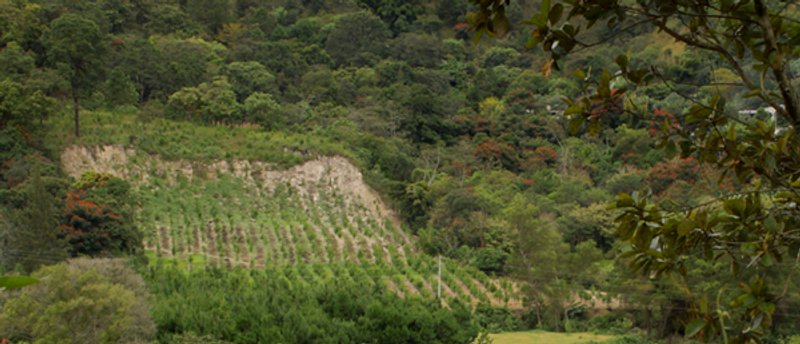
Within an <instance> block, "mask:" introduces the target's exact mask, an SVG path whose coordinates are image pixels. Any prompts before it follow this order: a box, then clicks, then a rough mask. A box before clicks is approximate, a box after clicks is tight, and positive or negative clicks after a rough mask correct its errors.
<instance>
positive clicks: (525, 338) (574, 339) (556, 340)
mask: <svg viewBox="0 0 800 344" xmlns="http://www.w3.org/2000/svg"><path fill="white" fill-rule="evenodd" d="M490 337H491V338H492V340H494V344H526V343H531V344H534V343H535V344H586V343H602V342H605V341H608V340H610V339H613V338H614V336H612V335H605V334H594V333H588V332H577V333H559V332H546V331H525V332H506V333H497V334H492V335H490Z"/></svg>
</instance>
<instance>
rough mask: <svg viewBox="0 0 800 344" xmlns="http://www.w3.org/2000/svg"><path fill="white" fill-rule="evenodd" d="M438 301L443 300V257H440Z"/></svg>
mask: <svg viewBox="0 0 800 344" xmlns="http://www.w3.org/2000/svg"><path fill="white" fill-rule="evenodd" d="M436 299H437V300H441V299H442V255H441V254H440V255H439V287H438V288H437V289H436Z"/></svg>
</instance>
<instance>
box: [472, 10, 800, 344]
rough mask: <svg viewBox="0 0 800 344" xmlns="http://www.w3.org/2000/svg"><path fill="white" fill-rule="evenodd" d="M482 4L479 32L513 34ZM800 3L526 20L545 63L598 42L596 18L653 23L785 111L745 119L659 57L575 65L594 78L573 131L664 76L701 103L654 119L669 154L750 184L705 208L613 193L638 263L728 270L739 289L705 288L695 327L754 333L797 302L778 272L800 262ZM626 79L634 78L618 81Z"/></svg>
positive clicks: (724, 336) (705, 333)
mask: <svg viewBox="0 0 800 344" xmlns="http://www.w3.org/2000/svg"><path fill="white" fill-rule="evenodd" d="M476 3H478V4H479V7H480V11H479V12H476V13H474V14H472V16H471V18H470V19H471V23H472V24H473V27H474V28H475V29H476V30H478V31H480V32H492V33H494V34H500V35H502V34H505V33H506V32H507V31H508V29H509V20H508V18H507V17H506V15H505V7H504V2H503V1H494V2H484V1H480V2H477V1H476ZM798 11H800V8H798V7H797V5H796V4H794V3H789V2H787V3H781V2H767V1H763V0H754V1H743V2H739V1H712V2H708V1H693V0H692V1H679V2H675V1H667V0H646V1H637V2H628V1H616V0H613V1H605V0H597V1H595V0H590V1H581V2H567V1H565V2H555V3H551V2H550V1H545V2H542V6H541V7H540V9H539V11H538V12H536V13H535V14H534V16H533V17H532V18H531V19H530V21H529V23H530V24H531V25H532V26H533V32H532V35H531V41H530V45H537V44H541V46H542V48H543V49H544V50H545V52H547V53H549V55H550V60H549V61H547V63H546V64H545V65H544V68H543V69H544V71H545V72H549V71H550V70H552V69H558V67H559V65H560V62H562V60H563V59H564V58H565V57H566V56H568V55H569V54H571V53H574V52H575V51H577V50H579V49H582V48H583V47H587V46H591V45H593V44H595V43H597V42H596V41H591V40H587V39H586V37H585V35H586V32H587V31H586V29H587V28H588V27H590V26H592V25H594V24H597V23H599V22H603V23H604V24H606V27H609V28H612V29H614V30H616V33H617V34H620V33H622V32H625V31H626V30H628V29H627V28H631V27H635V26H640V25H641V26H647V27H649V28H655V29H658V30H659V31H660V32H662V33H663V34H665V35H667V36H669V37H670V38H672V39H674V40H675V41H677V42H680V44H682V45H684V46H685V47H687V48H688V49H690V50H693V51H697V52H701V53H703V56H707V57H709V58H711V59H714V61H715V62H716V63H718V64H719V65H720V66H722V67H724V68H727V69H728V70H729V71H730V72H731V73H729V75H728V76H729V77H728V80H729V81H730V80H733V81H735V82H734V83H733V86H736V87H738V88H739V90H741V92H738V93H737V94H740V95H741V96H744V97H753V98H754V99H755V100H756V103H757V104H758V106H759V107H764V108H771V110H772V111H774V112H775V116H774V118H767V119H763V118H758V117H743V116H741V115H740V114H739V113H738V110H739V109H733V108H731V107H730V106H727V104H729V103H731V102H730V100H732V99H730V95H729V94H726V93H723V92H721V91H713V89H712V92H701V90H698V91H697V92H694V93H692V94H686V93H685V92H681V91H680V90H679V88H683V87H684V86H686V85H685V84H684V81H682V80H679V79H677V80H676V78H670V76H668V75H666V74H665V73H664V72H663V71H662V70H661V69H659V68H658V67H657V66H636V65H634V64H631V63H630V60H629V58H628V57H627V56H625V55H620V56H618V57H617V58H616V59H615V62H616V64H617V67H616V68H615V69H616V70H611V71H609V70H604V71H600V72H599V73H596V74H594V75H589V74H587V73H586V72H584V71H578V72H577V75H578V76H579V77H581V79H584V80H585V81H587V82H586V83H585V84H584V95H583V96H580V97H579V98H578V99H573V100H569V101H568V102H567V106H568V107H567V109H566V111H565V112H564V113H565V115H567V116H569V118H570V125H569V127H570V128H571V129H572V130H573V131H578V130H580V129H581V128H586V129H588V130H589V131H590V132H595V133H596V132H598V131H599V128H600V127H601V125H602V123H606V121H609V120H610V118H613V117H616V116H615V115H618V114H619V113H620V112H621V111H622V110H623V109H622V107H621V106H620V104H621V102H622V99H623V97H625V95H626V94H627V93H635V92H636V87H637V86H644V85H648V84H659V85H663V86H665V87H666V88H667V89H669V90H670V91H671V92H674V93H676V94H678V95H679V96H680V97H681V98H686V99H688V100H689V101H690V102H691V103H692V105H691V106H690V108H689V109H688V110H687V111H686V112H685V113H680V114H678V115H677V117H678V119H679V120H678V121H674V122H670V121H668V120H666V119H664V120H661V121H659V122H658V123H657V129H658V130H657V132H658V133H659V140H658V141H659V147H662V148H664V149H665V152H666V153H667V154H668V155H674V154H677V153H680V155H681V156H682V157H684V158H686V157H690V156H692V157H695V158H696V159H698V160H699V161H700V162H701V163H708V164H711V165H713V166H715V167H716V169H718V170H719V171H721V172H722V173H723V175H726V174H727V175H732V176H735V177H736V178H737V179H738V181H739V183H741V184H742V186H741V188H740V190H739V192H737V193H736V194H734V195H721V196H719V197H716V198H714V199H712V200H710V201H709V202H706V203H703V204H701V205H700V206H696V207H689V208H682V209H673V208H664V207H662V206H660V205H658V204H654V203H653V202H651V201H650V200H649V198H648V197H647V196H646V195H634V196H629V195H621V196H619V198H618V200H617V202H616V206H617V208H619V209H621V210H622V211H623V214H622V215H621V216H620V217H619V218H618V219H617V220H618V228H617V236H618V237H619V238H620V239H622V240H624V241H626V242H627V243H628V244H629V245H630V246H629V249H628V250H627V251H626V252H625V253H624V256H625V257H628V258H630V261H631V263H632V266H633V267H634V268H635V269H636V270H637V271H641V272H643V273H645V274H648V275H651V276H662V275H672V276H678V278H681V279H683V280H684V281H686V280H687V278H688V268H689V267H688V262H691V261H693V260H694V259H700V260H707V261H712V260H714V261H722V262H727V263H728V264H729V265H730V266H731V270H730V271H731V274H730V278H729V279H728V280H727V282H726V284H725V286H726V287H727V289H728V290H735V291H736V292H735V294H734V295H732V296H731V297H730V298H726V299H725V301H726V302H715V299H716V300H718V296H717V295H710V294H708V293H705V294H703V293H701V294H699V295H693V296H692V298H691V303H692V309H691V311H690V313H689V317H686V318H684V319H683V320H684V324H685V334H686V335H687V336H688V337H693V338H697V339H701V340H704V341H720V340H721V341H723V342H729V341H730V342H748V341H753V340H755V341H757V340H759V337H761V336H762V335H763V334H765V333H766V332H768V331H769V329H770V327H771V326H772V324H773V320H774V319H773V314H774V313H775V311H776V309H778V308H780V307H781V306H782V304H784V305H785V303H787V302H790V300H789V299H788V294H787V293H788V289H786V288H784V286H788V285H790V279H791V278H793V275H792V274H787V273H783V274H780V273H777V274H776V273H774V271H775V270H776V269H777V270H778V271H780V270H781V269H783V270H784V272H785V271H786V269H790V270H792V269H796V268H797V267H798V261H797V260H796V259H794V258H795V257H796V256H797V255H798V253H800V235H798V231H797V230H796V228H798V226H800V222H798V219H799V218H800V210H799V209H800V208H798V207H797V204H798V203H799V202H800V173H799V172H798V171H800V152H798V150H797V149H798V148H797V147H800V137H798V135H797V132H796V129H797V126H798V125H800V94H798V91H797V88H796V85H795V84H793V83H792V74H791V73H790V63H791V62H792V61H794V60H796V59H798V58H800V50H798V49H796V48H795V43H794V42H796V40H797V37H798V32H799V31H800V22H798V21H797V20H795V19H794V18H797V17H798V14H800V12H798ZM589 39H591V37H590V38H589ZM615 73H618V74H616V75H619V77H618V78H617V77H613V76H614V75H615ZM624 83H627V87H617V88H615V87H614V85H622V84H624ZM706 89H708V88H706ZM720 180H721V179H720ZM789 262H791V263H789ZM718 289H719V288H718ZM710 305H715V306H714V307H710Z"/></svg>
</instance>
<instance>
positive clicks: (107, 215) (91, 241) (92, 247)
mask: <svg viewBox="0 0 800 344" xmlns="http://www.w3.org/2000/svg"><path fill="white" fill-rule="evenodd" d="M133 207H134V200H133V195H132V193H131V188H130V184H128V182H126V181H124V180H122V179H120V178H117V177H114V176H112V175H109V174H104V173H94V172H87V173H84V174H83V176H81V179H80V180H78V181H77V182H76V183H75V184H74V185H73V186H72V190H71V191H70V192H68V193H67V199H66V202H65V204H64V211H63V212H62V214H61V221H60V224H59V229H60V231H59V236H60V237H61V238H64V239H66V241H67V242H68V243H69V252H70V254H71V255H72V256H79V255H89V256H103V255H106V256H107V255H120V254H139V253H141V252H142V233H141V232H140V231H139V229H138V228H137V227H136V221H135V219H134V209H133Z"/></svg>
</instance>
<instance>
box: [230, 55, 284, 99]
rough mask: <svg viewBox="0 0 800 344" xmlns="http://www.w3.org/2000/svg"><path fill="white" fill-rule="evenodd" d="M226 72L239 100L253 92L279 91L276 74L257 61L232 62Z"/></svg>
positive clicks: (270, 92) (272, 92) (269, 92)
mask: <svg viewBox="0 0 800 344" xmlns="http://www.w3.org/2000/svg"><path fill="white" fill-rule="evenodd" d="M224 72H225V75H226V76H227V77H228V80H229V81H230V83H231V86H232V87H233V91H234V92H236V98H237V99H238V100H239V101H244V100H245V99H246V98H247V97H249V96H250V95H251V94H252V93H253V92H262V93H268V94H277V93H278V85H277V84H276V83H275V76H274V75H272V73H270V72H269V70H267V68H266V67H264V65H262V64H260V63H258V62H256V61H247V62H233V63H230V64H228V65H227V66H225V70H224Z"/></svg>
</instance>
